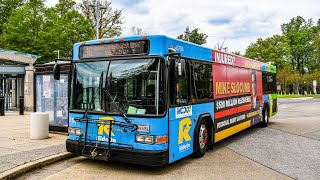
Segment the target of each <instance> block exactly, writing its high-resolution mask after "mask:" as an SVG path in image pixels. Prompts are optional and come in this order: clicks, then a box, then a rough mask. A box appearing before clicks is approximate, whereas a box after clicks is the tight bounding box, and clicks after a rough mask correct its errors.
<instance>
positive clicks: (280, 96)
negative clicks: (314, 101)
mask: <svg viewBox="0 0 320 180" xmlns="http://www.w3.org/2000/svg"><path fill="white" fill-rule="evenodd" d="M305 97H313V98H320V94H308V95H301V94H299V95H298V94H291V95H288V94H287V95H278V98H305Z"/></svg>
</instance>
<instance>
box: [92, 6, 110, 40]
mask: <svg viewBox="0 0 320 180" xmlns="http://www.w3.org/2000/svg"><path fill="white" fill-rule="evenodd" d="M89 6H90V7H94V8H96V32H97V34H96V38H97V39H99V38H100V37H99V26H100V25H99V20H100V10H101V9H107V7H104V6H101V3H100V1H99V0H97V1H96V4H90V5H89Z"/></svg>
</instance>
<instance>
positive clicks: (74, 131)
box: [68, 127, 82, 136]
mask: <svg viewBox="0 0 320 180" xmlns="http://www.w3.org/2000/svg"><path fill="white" fill-rule="evenodd" d="M68 133H69V134H72V135H77V136H80V135H81V134H82V132H81V128H72V127H69V128H68Z"/></svg>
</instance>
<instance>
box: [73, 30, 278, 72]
mask: <svg viewBox="0 0 320 180" xmlns="http://www.w3.org/2000/svg"><path fill="white" fill-rule="evenodd" d="M138 40H148V41H149V42H150V50H149V53H148V55H158V56H164V55H165V54H168V53H169V52H168V48H169V47H172V48H174V49H175V50H176V51H177V52H178V53H181V56H182V57H186V58H191V59H197V60H202V61H208V62H215V63H222V64H228V65H234V66H239V67H246V68H252V69H258V70H262V71H267V72H274V73H275V72H276V66H274V65H270V64H267V63H263V62H260V61H256V60H253V59H249V58H245V57H242V56H238V55H234V54H231V53H226V52H223V51H219V50H215V49H210V48H207V47H204V46H200V45H198V44H194V43H190V42H186V41H182V40H179V39H175V38H171V37H168V36H165V35H148V36H125V37H115V38H103V39H96V40H90V41H85V42H80V43H76V44H75V45H74V53H73V59H74V60H79V55H78V54H79V48H80V46H82V45H93V44H102V43H113V42H122V41H138Z"/></svg>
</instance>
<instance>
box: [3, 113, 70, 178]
mask: <svg viewBox="0 0 320 180" xmlns="http://www.w3.org/2000/svg"><path fill="white" fill-rule="evenodd" d="M29 121H30V114H29V113H26V114H25V115H23V116H20V115H18V114H17V113H13V112H8V113H6V115H5V116H0V177H2V176H3V175H4V174H7V172H8V171H10V170H12V169H13V168H17V167H19V166H22V165H24V166H25V165H26V164H27V163H30V162H35V161H36V160H39V159H42V158H45V157H48V156H52V155H55V154H59V153H63V152H66V148H65V141H66V139H67V135H63V134H52V133H50V134H49V138H48V139H44V140H31V139H30V131H29V128H30V127H29V126H30V123H29ZM0 179H1V178H0Z"/></svg>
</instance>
